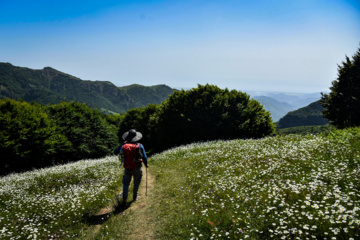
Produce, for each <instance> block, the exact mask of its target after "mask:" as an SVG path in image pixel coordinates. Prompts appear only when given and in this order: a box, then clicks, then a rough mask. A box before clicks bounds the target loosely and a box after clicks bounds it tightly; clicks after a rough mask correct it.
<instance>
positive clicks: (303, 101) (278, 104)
mask: <svg viewBox="0 0 360 240" xmlns="http://www.w3.org/2000/svg"><path fill="white" fill-rule="evenodd" d="M247 93H248V94H250V96H251V97H252V98H253V99H255V100H258V101H259V102H260V103H261V104H262V105H263V106H264V108H265V109H266V110H267V111H269V112H270V113H271V117H272V119H273V121H274V122H277V121H279V120H280V118H282V117H284V116H285V115H286V114H287V113H288V112H290V111H294V110H297V109H300V108H302V107H305V106H307V105H309V104H310V103H313V102H315V101H318V100H320V97H321V94H320V92H319V93H281V92H256V91H248V92H247Z"/></svg>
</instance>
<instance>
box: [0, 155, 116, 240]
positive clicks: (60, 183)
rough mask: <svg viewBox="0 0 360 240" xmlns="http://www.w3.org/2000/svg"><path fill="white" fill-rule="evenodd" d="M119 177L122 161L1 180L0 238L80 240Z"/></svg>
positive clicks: (80, 164)
mask: <svg viewBox="0 0 360 240" xmlns="http://www.w3.org/2000/svg"><path fill="white" fill-rule="evenodd" d="M120 174H121V171H120V170H119V164H118V159H117V158H115V157H107V158H104V159H100V160H84V161H79V162H76V163H71V164H67V165H61V166H57V167H52V168H47V169H40V170H35V171H31V172H26V173H22V174H12V175H8V176H5V177H2V178H0V239H65V238H77V237H78V233H79V231H80V230H81V228H83V227H84V226H85V219H86V218H85V217H84V216H86V215H89V214H93V213H94V212H96V211H97V210H98V209H99V208H101V207H103V206H104V205H106V204H108V203H109V200H110V199H111V197H113V196H112V194H113V193H114V191H115V188H116V187H119V186H120V181H121V177H120V176H119V175H120Z"/></svg>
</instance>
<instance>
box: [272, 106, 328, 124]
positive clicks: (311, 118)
mask: <svg viewBox="0 0 360 240" xmlns="http://www.w3.org/2000/svg"><path fill="white" fill-rule="evenodd" d="M323 110H324V108H323V106H322V105H321V103H320V100H319V101H316V102H313V103H311V104H309V105H308V106H306V107H303V108H300V109H298V110H296V111H292V112H289V113H288V114H286V115H285V116H284V117H282V118H281V119H280V120H279V122H278V123H277V126H278V128H289V127H298V126H314V125H326V124H328V120H327V119H326V118H324V117H323V116H322V113H321V112H322V111H323Z"/></svg>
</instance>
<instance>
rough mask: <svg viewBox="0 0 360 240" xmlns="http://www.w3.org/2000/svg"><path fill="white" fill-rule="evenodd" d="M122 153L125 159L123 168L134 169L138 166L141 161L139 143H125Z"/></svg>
mask: <svg viewBox="0 0 360 240" xmlns="http://www.w3.org/2000/svg"><path fill="white" fill-rule="evenodd" d="M121 149H122V152H123V154H124V157H125V161H124V168H126V169H136V168H138V167H139V166H140V164H141V162H142V161H143V160H142V153H141V149H140V144H139V143H125V144H124V145H123V146H122V147H121Z"/></svg>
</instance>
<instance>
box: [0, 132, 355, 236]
mask: <svg viewBox="0 0 360 240" xmlns="http://www.w3.org/2000/svg"><path fill="white" fill-rule="evenodd" d="M359 137H360V134H359V129H355V130H352V131H337V132H335V133H332V134H330V135H328V136H322V135H307V136H298V135H288V136H283V137H279V136H278V137H268V138H264V139H258V140H251V139H250V140H233V141H214V142H207V143H195V144H190V145H187V146H181V147H177V148H174V149H170V150H168V151H165V152H163V153H161V154H158V155H155V156H153V157H152V158H151V159H150V168H149V171H150V173H151V174H152V176H153V177H154V178H155V179H154V187H153V189H152V190H151V192H150V194H149V196H147V197H146V198H143V199H144V202H142V204H144V205H145V206H146V209H145V210H144V211H145V213H146V214H147V221H148V223H149V222H150V223H151V232H149V234H151V236H152V237H153V239H359V238H360V236H359V232H360V231H359V230H360V228H359V225H360V216H359V214H360V179H359V178H360V175H359V173H360V142H359V141H358V139H359ZM122 173H123V171H122V170H120V169H119V166H118V160H117V158H115V157H108V158H104V159H99V160H87V161H80V162H77V163H73V164H68V165H63V166H58V167H54V168H48V169H42V170H37V171H32V172H28V173H23V174H13V175H9V176H7V177H3V178H0V239H26V238H29V239H36V238H38V239H51V238H56V239H66V238H74V239H93V238H96V236H92V237H89V238H87V236H84V235H82V234H85V235H86V231H81V229H83V228H84V227H86V224H87V223H86V218H84V216H86V215H91V214H94V213H95V212H96V211H97V210H99V209H100V208H101V207H103V206H105V205H108V204H109V202H108V201H109V200H110V199H111V198H112V197H113V196H114V195H113V194H114V189H115V188H116V187H119V186H121V175H122ZM143 183H144V182H143ZM143 183H142V184H143ZM137 218H138V215H137V214H136V213H132V212H126V213H124V215H123V214H119V215H116V216H113V217H111V218H110V220H109V221H107V222H105V224H104V226H103V228H102V229H101V230H100V231H99V233H98V234H97V237H98V238H99V239H117V238H121V239H129V237H128V236H130V235H129V234H131V233H130V232H129V231H131V227H130V226H133V224H134V222H135V221H137V224H138V225H139V226H138V227H139V228H141V227H142V226H141V224H145V223H143V222H142V220H141V219H137ZM147 230H148V231H149V229H147ZM95 235H96V234H95Z"/></svg>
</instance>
